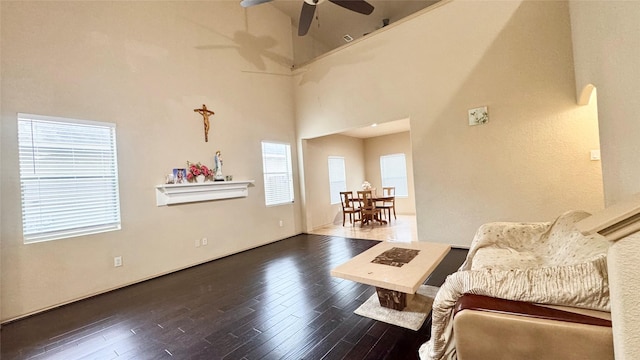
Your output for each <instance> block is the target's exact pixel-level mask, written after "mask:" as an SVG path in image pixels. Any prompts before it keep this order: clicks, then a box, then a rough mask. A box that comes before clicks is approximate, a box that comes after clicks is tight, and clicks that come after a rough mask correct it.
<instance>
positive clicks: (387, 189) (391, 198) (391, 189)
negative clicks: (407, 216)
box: [378, 186, 398, 221]
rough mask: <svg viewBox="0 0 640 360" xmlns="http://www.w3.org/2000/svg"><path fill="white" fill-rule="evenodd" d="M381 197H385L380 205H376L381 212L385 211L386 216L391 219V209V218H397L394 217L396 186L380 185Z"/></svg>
mask: <svg viewBox="0 0 640 360" xmlns="http://www.w3.org/2000/svg"><path fill="white" fill-rule="evenodd" d="M382 197H383V198H385V199H384V201H383V202H382V204H381V205H379V206H378V207H379V208H380V209H381V210H382V214H384V213H385V210H386V212H387V216H386V218H387V219H388V220H389V221H391V210H393V218H394V219H395V220H398V218H397V217H396V188H395V186H384V187H382Z"/></svg>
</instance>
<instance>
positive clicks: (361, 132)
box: [340, 119, 411, 139]
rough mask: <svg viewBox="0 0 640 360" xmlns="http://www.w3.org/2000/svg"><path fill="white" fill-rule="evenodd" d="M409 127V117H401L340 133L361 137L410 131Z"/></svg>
mask: <svg viewBox="0 0 640 360" xmlns="http://www.w3.org/2000/svg"><path fill="white" fill-rule="evenodd" d="M410 130H411V127H410V125H409V119H402V120H396V121H389V122H386V123H382V124H377V125H375V126H367V127H362V128H358V129H352V130H347V131H343V132H341V133H340V134H341V135H347V136H351V137H357V138H361V139H366V138H371V137H376V136H382V135H391V134H396V133H400V132H405V131H410Z"/></svg>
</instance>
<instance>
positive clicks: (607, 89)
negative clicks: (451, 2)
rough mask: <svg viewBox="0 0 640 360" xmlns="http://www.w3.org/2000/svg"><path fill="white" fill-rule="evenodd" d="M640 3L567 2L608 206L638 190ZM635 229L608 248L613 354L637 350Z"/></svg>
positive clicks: (628, 355)
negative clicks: (590, 91) (594, 111)
mask: <svg viewBox="0 0 640 360" xmlns="http://www.w3.org/2000/svg"><path fill="white" fill-rule="evenodd" d="M638 19H640V2H637V1H571V25H572V34H573V49H574V57H575V73H576V84H577V91H578V92H580V91H581V90H582V89H583V88H584V87H585V86H586V85H588V84H593V85H595V86H596V87H597V89H598V113H599V121H600V142H601V144H602V168H603V178H604V193H605V198H606V203H607V205H611V204H614V203H616V202H619V201H621V200H624V199H626V198H628V197H629V196H630V195H633V194H636V193H638V192H640V181H638V179H640V162H638V160H637V158H638V154H640V141H639V140H638V139H640V115H639V114H640V102H639V101H638V99H640V88H638V79H639V78H640V25H639V24H640V23H638ZM639 240H640V236H638V233H636V234H634V235H632V236H629V237H627V238H625V239H623V240H620V241H618V242H616V243H615V244H613V245H612V247H611V249H610V252H609V258H608V259H609V261H608V266H609V274H610V277H611V279H612V281H611V284H610V291H611V309H612V320H613V331H614V350H615V355H616V359H637V358H638V354H640V328H638V322H640V308H639V307H638V298H639V296H638V294H640V276H639V275H638V271H637V268H638V266H637V264H638V258H639V257H640V241H639Z"/></svg>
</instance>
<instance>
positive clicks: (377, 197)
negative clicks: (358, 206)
mask: <svg viewBox="0 0 640 360" xmlns="http://www.w3.org/2000/svg"><path fill="white" fill-rule="evenodd" d="M372 195H373V197H372V200H373V202H375V203H376V204H378V203H384V202H388V201H393V199H394V198H395V196H394V195H386V196H385V195H376V194H375V193H374V194H372ZM353 201H354V202H359V199H354V200H353ZM368 221H374V222H379V223H380V224H384V225H386V224H388V222H387V220H384V219H382V218H381V217H380V213H377V214H376V215H371V216H366V217H363V218H362V222H361V224H362V225H364V224H365V223H367V222H368ZM362 225H361V226H362Z"/></svg>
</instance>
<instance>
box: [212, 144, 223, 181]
mask: <svg viewBox="0 0 640 360" xmlns="http://www.w3.org/2000/svg"><path fill="white" fill-rule="evenodd" d="M213 172H214V174H213V180H215V181H223V180H224V176H223V175H222V154H221V153H220V150H218V151H216V156H215V157H214V160H213Z"/></svg>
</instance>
